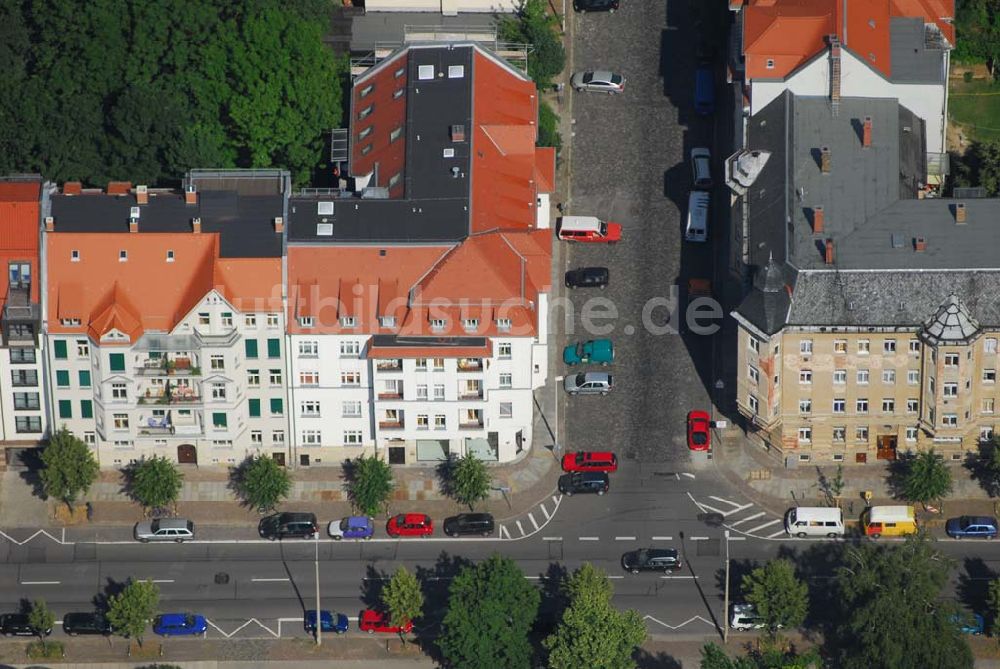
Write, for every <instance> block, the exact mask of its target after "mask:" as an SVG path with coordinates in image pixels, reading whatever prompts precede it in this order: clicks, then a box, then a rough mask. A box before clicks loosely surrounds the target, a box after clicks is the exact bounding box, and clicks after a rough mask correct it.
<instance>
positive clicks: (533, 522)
mask: <svg viewBox="0 0 1000 669" xmlns="http://www.w3.org/2000/svg"><path fill="white" fill-rule="evenodd" d="M528 520H530V521H531V524H532V525H534V526H535V532H537V531H538V530H540V529H541V528H540V527H538V522H537V521H536V520H535V517H534V516H533V515H531V513H530V512H529V513H528Z"/></svg>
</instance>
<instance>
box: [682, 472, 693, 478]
mask: <svg viewBox="0 0 1000 669" xmlns="http://www.w3.org/2000/svg"><path fill="white" fill-rule="evenodd" d="M681 476H686V477H688V478H689V479H693V478H694V474H689V473H688V472H681Z"/></svg>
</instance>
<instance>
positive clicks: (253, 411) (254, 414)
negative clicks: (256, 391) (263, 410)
mask: <svg viewBox="0 0 1000 669" xmlns="http://www.w3.org/2000/svg"><path fill="white" fill-rule="evenodd" d="M247 408H248V409H249V410H250V417H251V418H260V400H259V399H256V398H254V399H248V400H247Z"/></svg>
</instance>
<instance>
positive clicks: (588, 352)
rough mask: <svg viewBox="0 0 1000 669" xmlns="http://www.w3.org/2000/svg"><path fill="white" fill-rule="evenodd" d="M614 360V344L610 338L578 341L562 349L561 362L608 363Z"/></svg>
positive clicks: (571, 363) (575, 363) (570, 363)
mask: <svg viewBox="0 0 1000 669" xmlns="http://www.w3.org/2000/svg"><path fill="white" fill-rule="evenodd" d="M614 360H615V345H614V344H612V343H611V340H610V339H591V340H590V341H578V342H577V343H575V344H570V345H569V346H567V347H566V348H564V349H563V362H565V363H566V364H567V365H579V364H587V363H599V364H601V365H610V364H611V363H612V362H614Z"/></svg>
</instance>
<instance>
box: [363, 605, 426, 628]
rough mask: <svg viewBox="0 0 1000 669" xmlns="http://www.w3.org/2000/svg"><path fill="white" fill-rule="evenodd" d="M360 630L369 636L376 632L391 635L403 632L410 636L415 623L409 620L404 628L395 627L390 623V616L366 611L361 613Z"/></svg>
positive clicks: (370, 610) (372, 610)
mask: <svg viewBox="0 0 1000 669" xmlns="http://www.w3.org/2000/svg"><path fill="white" fill-rule="evenodd" d="M358 629H360V630H361V631H362V632H368V633H369V634H374V633H375V632H389V633H390V634H392V633H396V634H398V633H400V632H402V633H403V634H409V633H410V632H412V631H413V622H412V621H409V620H408V621H407V622H406V624H405V625H403V626H399V625H393V624H392V623H390V622H389V616H387V615H386V614H384V613H382V612H381V611H375V610H374V609H366V610H364V611H362V612H361V616H360V617H359V618H358Z"/></svg>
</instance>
